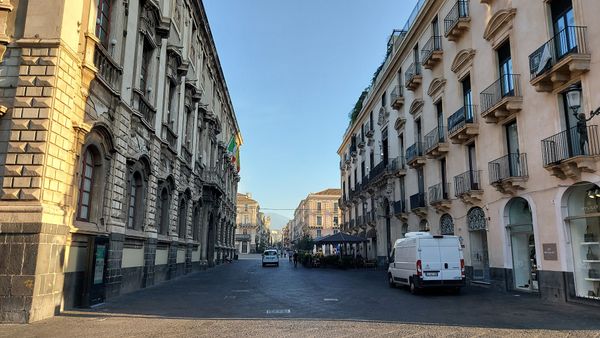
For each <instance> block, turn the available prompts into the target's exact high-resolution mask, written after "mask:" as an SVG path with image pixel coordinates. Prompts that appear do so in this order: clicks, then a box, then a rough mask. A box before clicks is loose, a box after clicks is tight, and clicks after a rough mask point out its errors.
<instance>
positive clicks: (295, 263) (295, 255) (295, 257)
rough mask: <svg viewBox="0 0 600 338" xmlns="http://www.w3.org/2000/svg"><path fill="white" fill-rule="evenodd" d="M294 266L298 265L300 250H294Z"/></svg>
mask: <svg viewBox="0 0 600 338" xmlns="http://www.w3.org/2000/svg"><path fill="white" fill-rule="evenodd" d="M294 267H298V252H297V251H294Z"/></svg>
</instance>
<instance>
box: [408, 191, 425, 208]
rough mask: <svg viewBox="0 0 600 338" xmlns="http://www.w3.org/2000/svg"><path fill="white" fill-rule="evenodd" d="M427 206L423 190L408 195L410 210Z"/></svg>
mask: <svg viewBox="0 0 600 338" xmlns="http://www.w3.org/2000/svg"><path fill="white" fill-rule="evenodd" d="M425 207H427V198H426V196H425V193H424V192H420V193H417V194H414V195H412V196H410V210H415V209H419V208H425Z"/></svg>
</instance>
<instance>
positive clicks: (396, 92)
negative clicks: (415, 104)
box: [390, 86, 404, 110]
mask: <svg viewBox="0 0 600 338" xmlns="http://www.w3.org/2000/svg"><path fill="white" fill-rule="evenodd" d="M402 88H403V87H402V86H395V87H394V89H393V90H392V93H391V94H390V100H391V101H392V108H394V109H396V110H400V109H401V108H402V106H404V90H403V89H402Z"/></svg>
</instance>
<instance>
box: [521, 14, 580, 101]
mask: <svg viewBox="0 0 600 338" xmlns="http://www.w3.org/2000/svg"><path fill="white" fill-rule="evenodd" d="M586 36H587V27H584V26H567V27H565V28H564V29H563V30H562V31H560V32H558V34H556V35H554V36H553V37H552V39H550V40H548V42H546V43H544V44H543V45H542V46H541V47H540V48H538V49H537V50H536V51H535V52H533V53H532V54H531V55H529V73H530V76H531V79H530V83H531V85H532V86H534V87H535V90H536V91H538V92H551V91H553V90H554V89H556V88H557V87H559V86H561V85H563V84H564V83H566V82H569V81H571V80H572V79H574V78H575V77H577V76H578V75H580V74H581V73H585V72H587V71H589V70H590V60H591V55H590V54H589V51H588V48H587V41H586Z"/></svg>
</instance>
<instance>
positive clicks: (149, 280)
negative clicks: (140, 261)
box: [142, 238, 157, 287]
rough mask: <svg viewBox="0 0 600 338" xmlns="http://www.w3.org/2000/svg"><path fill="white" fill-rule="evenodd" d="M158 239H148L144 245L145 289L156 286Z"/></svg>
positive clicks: (143, 282) (143, 284)
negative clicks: (155, 266)
mask: <svg viewBox="0 0 600 338" xmlns="http://www.w3.org/2000/svg"><path fill="white" fill-rule="evenodd" d="M156 243H157V240H156V238H148V239H147V240H146V243H145V245H144V277H143V281H142V286H143V287H148V286H152V285H154V262H155V260H156Z"/></svg>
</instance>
